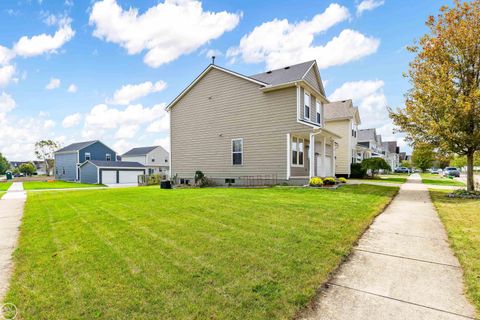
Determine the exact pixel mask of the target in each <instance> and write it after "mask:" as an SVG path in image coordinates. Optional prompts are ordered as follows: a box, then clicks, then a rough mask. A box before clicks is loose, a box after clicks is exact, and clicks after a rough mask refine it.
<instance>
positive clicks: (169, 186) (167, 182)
mask: <svg viewBox="0 0 480 320" xmlns="http://www.w3.org/2000/svg"><path fill="white" fill-rule="evenodd" d="M160 189H172V182H171V181H170V180H163V181H162V182H160Z"/></svg>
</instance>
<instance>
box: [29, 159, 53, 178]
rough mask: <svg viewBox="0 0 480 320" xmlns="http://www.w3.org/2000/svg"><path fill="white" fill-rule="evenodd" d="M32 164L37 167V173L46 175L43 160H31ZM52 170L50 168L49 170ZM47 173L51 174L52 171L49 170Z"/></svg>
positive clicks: (45, 165) (45, 166)
mask: <svg viewBox="0 0 480 320" xmlns="http://www.w3.org/2000/svg"><path fill="white" fill-rule="evenodd" d="M33 164H34V165H35V168H36V169H37V174H38V175H47V164H46V163H45V161H38V160H36V161H33ZM50 171H52V170H50ZM49 174H52V172H49Z"/></svg>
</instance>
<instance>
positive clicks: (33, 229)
mask: <svg viewBox="0 0 480 320" xmlns="http://www.w3.org/2000/svg"><path fill="white" fill-rule="evenodd" d="M396 190H397V188H386V187H380V186H367V185H363V186H343V187H342V188H340V189H338V190H335V191H333V190H311V189H302V188H272V189H260V190H251V189H191V190H159V189H157V188H133V189H123V190H122V189H116V190H91V191H78V192H77V191H73V192H72V191H70V192H46V193H35V194H33V193H31V194H29V199H28V202H27V207H26V212H25V216H24V221H25V222H24V225H27V227H26V228H24V226H22V232H21V238H20V248H19V250H18V251H17V255H16V258H15V259H16V262H20V263H17V265H16V270H15V274H14V277H13V281H12V285H11V288H10V291H9V293H8V296H7V299H8V300H9V301H12V302H14V303H15V304H16V305H17V306H19V308H20V310H22V311H23V312H22V316H23V318H24V319H47V318H48V319H57V318H63V319H71V318H73V319H74V318H92V319H96V318H97V319H126V318H129V319H131V318H135V319H192V318H197V319H203V318H218V319H238V318H245V319H265V318H274V319H287V318H291V317H293V316H294V315H295V313H296V312H298V310H299V309H300V308H302V307H303V306H304V305H305V304H306V303H308V301H309V300H310V299H311V298H312V297H313V296H314V295H315V292H316V289H317V288H318V287H319V286H320V284H321V283H322V282H324V281H325V280H326V278H327V277H328V274H329V272H331V271H332V270H333V269H334V268H335V267H336V266H337V265H338V263H339V262H340V261H341V259H342V258H343V257H344V256H345V255H347V254H348V253H349V252H350V249H351V246H352V245H353V243H354V242H355V240H356V239H357V238H358V236H359V235H360V234H361V232H362V231H363V230H364V229H365V228H366V227H367V226H368V225H369V223H370V222H371V221H372V219H373V218H374V216H375V215H376V214H377V213H379V211H380V210H381V209H382V208H383V206H385V204H386V203H388V201H389V200H390V199H391V197H392V196H393V194H394V193H395V192H396ZM52 203H54V205H52ZM47 215H49V216H51V224H52V228H51V229H50V230H49V229H48V228H46V227H45V226H43V225H44V224H45V223H46V222H48V221H44V219H43V218H44V217H45V216H47ZM48 232H50V233H54V234H55V238H56V239H57V242H58V244H57V245H56V246H55V245H54V244H52V240H50V241H48V237H50V235H48V234H47V233H48ZM27 238H30V239H35V241H36V242H39V244H35V243H33V242H32V240H28V239H27ZM24 247H25V248H24ZM56 252H61V254H57V255H56V256H55V257H52V255H55V253H56ZM56 259H61V260H62V262H61V265H59V264H58V261H56ZM38 261H41V263H39V262H38ZM32 268H34V269H33V270H31V269H32ZM27 273H30V274H32V275H33V277H26V276H25V274H27ZM43 273H45V274H46V278H48V279H50V281H48V283H47V282H45V281H37V277H40V276H41V275H42V274H43ZM56 273H62V274H63V277H62V278H56V277H55V276H54V275H55V274H56ZM63 279H65V280H63ZM62 281H67V282H69V283H70V284H71V286H74V287H75V290H74V291H72V292H69V290H71V289H69V287H68V286H67V285H65V284H59V286H58V287H61V288H62V290H63V291H65V292H66V293H65V294H61V291H62V290H59V291H52V292H50V291H49V290H44V289H48V287H49V286H54V285H55V284H56V282H62ZM32 287H35V288H38V290H39V292H40V291H43V296H41V297H40V296H39V295H32V294H31V292H30V290H29V288H32ZM77 300H78V301H77ZM39 301H41V303H39ZM23 306H26V307H25V308H24V307H23ZM42 306H43V307H42Z"/></svg>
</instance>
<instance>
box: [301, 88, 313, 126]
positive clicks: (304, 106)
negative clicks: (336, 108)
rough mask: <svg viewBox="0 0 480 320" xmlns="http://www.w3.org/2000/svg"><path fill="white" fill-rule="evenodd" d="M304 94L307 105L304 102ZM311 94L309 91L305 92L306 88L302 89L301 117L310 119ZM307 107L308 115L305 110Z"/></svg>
mask: <svg viewBox="0 0 480 320" xmlns="http://www.w3.org/2000/svg"><path fill="white" fill-rule="evenodd" d="M305 96H308V106H307V104H306V103H305V102H306V101H305ZM311 104H312V96H311V95H310V92H307V91H306V90H303V119H305V120H308V121H311V120H310V117H311V116H312V106H311ZM307 108H308V117H307V116H306V114H307V113H306V112H305V111H306V110H307Z"/></svg>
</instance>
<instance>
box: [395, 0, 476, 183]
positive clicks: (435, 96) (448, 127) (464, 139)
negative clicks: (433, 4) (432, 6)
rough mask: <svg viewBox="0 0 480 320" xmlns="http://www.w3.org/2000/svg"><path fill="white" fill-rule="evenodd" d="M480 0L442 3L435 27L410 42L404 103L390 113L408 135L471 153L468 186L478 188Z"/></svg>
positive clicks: (448, 149) (432, 22) (432, 21)
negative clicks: (475, 158) (475, 174)
mask: <svg viewBox="0 0 480 320" xmlns="http://www.w3.org/2000/svg"><path fill="white" fill-rule="evenodd" d="M479 16H480V0H473V1H470V2H460V1H459V0H455V6H454V7H453V8H449V7H447V6H443V7H441V8H440V14H439V15H438V16H437V17H433V16H431V17H429V19H428V20H427V23H426V24H427V26H428V27H429V29H430V32H429V33H428V34H426V35H424V36H423V37H422V38H421V39H420V40H419V43H418V44H416V45H415V46H412V47H410V48H409V50H410V51H411V52H412V53H414V54H416V57H415V58H414V60H413V61H412V62H411V63H410V68H409V71H408V74H407V75H406V77H408V78H409V80H410V83H411V85H412V89H410V90H409V91H408V93H407V94H406V102H405V108H402V109H398V110H397V111H396V112H394V111H392V110H391V109H390V116H391V117H392V119H393V121H394V123H395V124H396V125H397V126H398V127H399V129H400V131H404V132H406V133H407V138H408V139H409V141H415V142H419V141H421V142H426V143H430V144H431V145H434V146H436V147H437V146H438V147H439V150H442V151H446V152H450V153H456V154H458V155H461V156H462V155H465V156H466V157H467V167H468V170H467V172H468V174H467V177H468V178H467V189H468V190H469V191H471V190H474V188H475V187H474V180H473V155H474V153H475V151H477V150H480V61H479V57H480V36H479V35H480V23H479Z"/></svg>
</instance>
